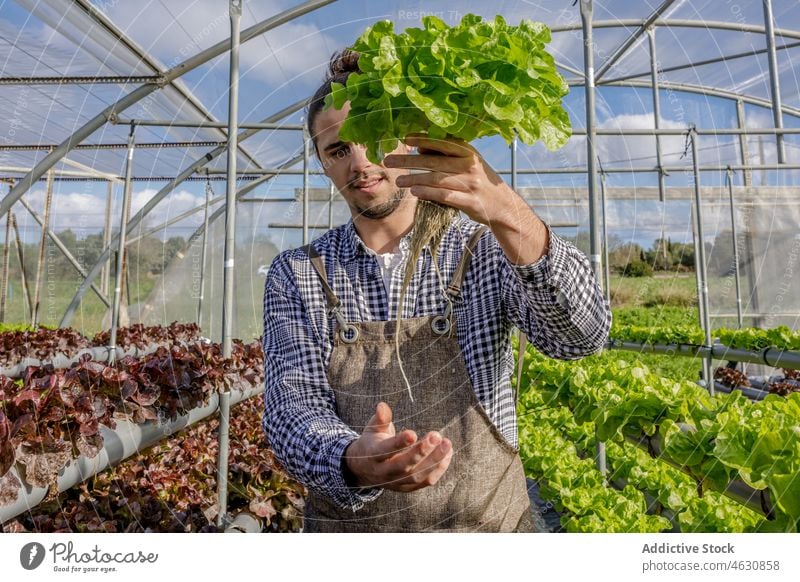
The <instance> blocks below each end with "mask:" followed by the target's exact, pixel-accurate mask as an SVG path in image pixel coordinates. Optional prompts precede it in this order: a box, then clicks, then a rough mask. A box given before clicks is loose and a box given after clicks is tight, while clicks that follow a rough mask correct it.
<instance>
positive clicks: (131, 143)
mask: <svg viewBox="0 0 800 582" xmlns="http://www.w3.org/2000/svg"><path fill="white" fill-rule="evenodd" d="M135 132H136V126H135V125H133V124H131V130H130V133H129V134H128V157H127V159H126V160H125V186H124V188H123V191H122V208H121V209H120V215H121V216H120V220H119V240H118V246H117V262H116V272H115V273H114V302H113V304H112V306H111V332H110V334H109V341H108V348H109V351H110V353H111V354H112V358H113V354H114V353H115V349H116V347H117V328H118V327H119V312H120V304H121V302H122V280H123V279H124V277H125V238H126V237H127V234H128V208H129V207H130V205H129V203H128V201H129V200H130V198H131V189H132V187H133V184H132V182H131V176H133V151H134V149H135V148H136V143H135V137H134V133H135ZM110 363H111V364H112V365H113V363H114V361H113V359H112V360H110Z"/></svg>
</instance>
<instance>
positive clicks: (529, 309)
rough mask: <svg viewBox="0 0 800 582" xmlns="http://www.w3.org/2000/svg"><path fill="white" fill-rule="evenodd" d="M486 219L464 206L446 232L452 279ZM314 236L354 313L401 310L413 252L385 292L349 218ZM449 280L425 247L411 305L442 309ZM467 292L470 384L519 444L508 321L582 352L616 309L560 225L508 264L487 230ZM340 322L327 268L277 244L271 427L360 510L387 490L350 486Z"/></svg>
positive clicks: (556, 349) (309, 469) (309, 476)
mask: <svg viewBox="0 0 800 582" xmlns="http://www.w3.org/2000/svg"><path fill="white" fill-rule="evenodd" d="M479 226H480V225H479V224H478V223H476V222H474V221H472V220H469V219H465V218H461V219H457V220H455V221H454V222H453V224H452V225H451V226H450V227H449V229H448V231H447V232H446V233H445V236H444V238H443V239H442V242H441V245H440V248H439V256H438V257H437V263H438V265H439V270H440V272H441V276H442V279H443V281H444V286H446V285H447V283H449V281H450V279H451V278H452V276H453V272H454V271H455V268H456V265H457V263H458V261H459V259H460V258H461V254H462V252H463V250H464V248H465V246H466V242H467V240H468V239H469V236H470V234H471V233H472V232H473V231H474V230H475V229H477V228H478V227H479ZM548 230H549V227H548ZM409 241H410V233H409V234H408V235H406V236H405V237H404V238H403V239H402V240H401V241H400V248H401V250H402V251H403V253H404V254H406V251H407V250H408V245H409ZM314 247H315V248H316V249H317V251H318V252H319V254H320V256H321V257H322V258H323V260H324V262H325V268H326V271H327V273H328V279H329V284H330V285H331V287H332V288H333V291H334V293H336V295H337V296H338V297H339V299H340V300H341V302H342V312H343V314H344V316H345V318H346V319H347V320H348V321H351V322H361V321H379V320H387V319H390V318H394V317H396V311H397V304H398V302H399V295H400V286H401V281H402V276H403V271H404V270H405V267H404V264H405V261H404V262H403V264H402V266H401V268H397V269H395V270H394V272H393V273H392V284H391V286H390V291H391V292H390V296H389V297H387V291H386V287H385V285H384V281H383V277H382V275H381V269H380V266H379V265H378V262H377V257H376V256H375V254H374V253H372V252H368V249H367V247H366V245H365V244H364V242H363V241H362V240H361V238H360V237H359V236H358V233H357V232H356V230H355V228H354V226H353V222H352V220H350V221H349V222H348V223H347V224H345V225H342V226H340V227H338V228H335V229H333V230H330V231H328V232H327V233H326V234H324V235H323V236H321V237H319V238H317V239H316V240H315V241H314ZM441 289H442V287H441V286H440V284H439V281H438V278H437V275H436V269H434V268H432V266H431V256H430V253H429V252H427V251H426V252H424V253H423V254H422V256H421V257H420V258H419V259H418V261H417V268H416V271H415V274H414V277H413V279H412V280H411V284H410V286H409V289H408V292H407V297H406V300H405V302H404V303H405V305H404V309H403V317H404V318H409V317H423V316H430V315H438V314H441V313H442V311H443V310H444V306H445V300H444V297H443V292H442V290H441ZM461 296H462V300H461V301H459V302H456V303H455V304H454V306H453V313H454V317H455V318H456V324H457V332H458V333H457V336H458V344H459V346H460V347H461V351H462V353H463V355H464V359H465V362H466V367H467V371H468V372H469V377H470V379H471V381H472V386H473V388H474V390H475V394H476V395H477V397H478V400H479V401H480V402H481V404H482V405H483V407H484V408H485V409H486V412H487V414H488V416H489V418H490V419H491V420H492V422H493V423H494V424H495V425H496V426H497V428H498V430H499V431H500V433H501V434H502V435H504V437H505V438H506V440H507V441H508V442H509V443H511V444H512V445H514V446H516V444H517V423H516V414H515V404H514V394H513V391H512V387H511V382H510V378H511V374H512V373H513V371H514V356H513V353H512V350H511V345H510V337H511V331H512V328H513V327H515V326H516V327H518V328H519V329H521V330H522V331H524V332H525V333H526V335H527V336H528V338H529V340H530V342H531V343H532V344H533V345H534V346H535V347H536V348H537V349H538V350H540V351H541V352H543V353H545V354H547V355H549V356H551V357H554V358H559V359H577V358H581V357H583V356H587V355H589V354H592V353H595V352H597V351H598V350H600V349H601V348H602V346H603V345H604V343H605V342H606V339H607V337H608V331H609V329H610V327H611V310H610V309H609V306H608V303H607V302H606V300H605V297H604V296H603V293H602V291H601V290H600V288H599V286H598V285H597V283H596V281H595V278H594V274H593V272H592V269H591V267H590V265H589V262H588V260H587V258H586V256H585V255H584V254H583V253H581V252H580V251H579V250H578V249H577V248H575V246H573V245H572V244H571V243H569V242H567V241H564V240H563V239H561V238H559V237H558V236H556V235H555V234H554V233H552V232H550V248H549V251H548V254H546V255H544V256H543V257H542V258H540V259H539V260H538V261H536V262H535V263H532V264H530V265H523V266H517V265H513V264H511V263H510V262H509V261H508V259H507V258H506V256H505V254H504V252H503V249H502V247H501V246H500V245H499V243H498V242H497V239H496V238H495V236H494V235H493V234H492V233H491V231H487V232H485V233H484V234H483V235H482V236H481V238H480V240H479V241H478V244H477V246H476V248H475V256H474V257H473V259H472V262H471V264H470V268H469V270H468V272H467V274H466V277H465V279H464V283H463V286H462V295H461ZM335 330H336V320H335V318H334V317H333V316H332V315H329V314H328V312H327V308H326V302H325V294H324V293H323V290H322V285H321V284H320V281H319V276H318V275H317V273H316V271H315V270H314V269H313V267H312V266H311V262H310V261H309V259H308V257H307V255H306V253H305V252H304V251H303V250H301V249H293V250H288V251H284V252H282V253H281V254H279V255H278V256H277V257H276V258H275V260H274V261H273V263H272V265H271V266H270V269H269V274H268V275H267V280H266V283H265V292H264V338H263V342H264V367H265V368H264V369H265V393H264V403H265V413H264V418H263V425H264V431H265V433H266V436H267V439H268V440H269V443H270V446H271V447H272V449H273V451H274V452H275V454H276V456H277V457H278V459H279V460H280V461H281V462H282V463H283V464H284V466H285V467H286V469H287V470H288V471H289V473H291V474H292V475H294V476H295V477H296V478H297V479H298V480H299V481H301V482H302V483H304V484H305V485H306V486H307V487H309V488H310V489H312V490H313V491H314V492H316V493H318V494H321V495H325V496H327V497H329V498H331V499H333V500H334V501H335V502H336V503H337V504H339V505H340V506H341V507H343V508H349V509H351V510H353V511H356V510H357V509H359V508H360V507H362V506H363V504H364V503H365V502H367V501H370V500H372V499H375V498H376V497H377V496H378V495H379V494H380V492H381V490H380V489H372V490H367V491H363V490H354V489H352V488H348V487H347V485H346V484H345V481H344V478H343V476H342V472H341V459H342V454H343V452H344V450H345V448H346V447H347V445H348V444H350V442H352V441H353V440H354V439H355V438H357V437H358V434H357V433H356V432H355V431H353V430H352V429H351V428H350V427H349V426H347V425H346V424H344V423H343V422H342V421H341V419H340V418H339V417H338V416H337V414H336V402H335V396H334V393H333V391H332V390H331V387H330V386H329V384H328V379H327V375H326V370H327V369H328V366H329V364H330V358H331V352H332V348H333V334H334V332H335Z"/></svg>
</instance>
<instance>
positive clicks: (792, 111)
mask: <svg viewBox="0 0 800 582" xmlns="http://www.w3.org/2000/svg"><path fill="white" fill-rule="evenodd" d="M580 86H582V83H581V85H580ZM602 86H603V87H643V88H647V89H651V88H652V87H653V85H652V84H651V83H650V81H637V80H635V79H629V80H627V81H614V82H611V83H603V85H602ZM659 86H660V87H661V88H662V89H674V90H676V91H684V92H686V93H696V94H699V95H711V96H713V97H719V98H720V99H729V100H731V101H743V102H744V103H749V104H750V105H758V106H760V107H764V108H766V109H771V108H772V102H771V101H769V100H768V99H764V98H762V97H754V96H752V95H742V94H740V93H734V92H733V91H726V90H725V89H712V88H710V87H704V86H703V85H693V84H691V83H675V82H671V81H659ZM781 111H782V112H783V113H784V114H786V115H791V116H792V117H797V118H800V108H797V107H791V106H789V105H781Z"/></svg>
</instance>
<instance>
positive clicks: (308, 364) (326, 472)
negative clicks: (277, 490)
mask: <svg viewBox="0 0 800 582" xmlns="http://www.w3.org/2000/svg"><path fill="white" fill-rule="evenodd" d="M263 347H264V372H265V377H264V385H265V390H264V407H265V414H264V417H263V426H264V431H265V433H266V436H267V440H268V441H269V443H270V446H271V447H272V450H273V451H274V452H275V455H276V456H277V457H278V459H279V460H280V461H281V462H282V463H283V464H284V466H285V468H286V470H287V471H288V472H289V473H290V474H291V475H292V476H294V477H295V478H296V479H298V480H299V481H300V482H302V483H303V484H304V485H305V486H306V487H308V488H309V489H311V490H314V491H315V492H316V493H318V494H320V495H325V496H327V497H329V498H331V499H332V500H333V501H335V502H336V503H337V504H338V505H340V506H341V507H342V508H344V509H351V510H352V511H356V510H358V509H359V508H361V507H362V506H363V505H364V503H365V502H367V501H371V500H373V499H375V498H377V497H378V495H380V493H381V491H382V490H381V489H371V490H356V489H353V488H349V487H348V486H347V485H346V483H345V481H344V477H343V475H342V471H341V460H342V455H343V454H344V451H345V449H346V448H347V445H349V444H350V443H351V442H352V441H353V440H355V439H356V438H358V434H357V433H356V432H355V431H354V430H352V429H351V428H350V427H349V426H347V425H346V424H345V423H344V422H342V421H341V419H340V418H339V417H338V415H337V414H336V409H335V401H334V395H333V391H332V390H331V388H330V386H329V384H328V380H327V375H326V373H325V367H324V362H323V354H322V350H321V349H320V346H319V345H318V344H317V341H316V337H315V335H314V332H313V329H312V324H311V320H310V318H309V315H308V313H307V312H306V309H305V306H304V304H303V300H302V298H301V296H300V294H299V292H298V290H297V287H296V285H295V283H294V279H293V277H292V274H291V267H290V265H289V262H288V260H287V253H282V254H281V255H279V256H278V257H276V259H275V260H274V261H273V263H272V266H271V267H270V270H269V274H268V276H267V280H266V283H265V287H264V337H263Z"/></svg>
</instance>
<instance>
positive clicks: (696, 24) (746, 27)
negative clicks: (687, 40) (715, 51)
mask: <svg viewBox="0 0 800 582" xmlns="http://www.w3.org/2000/svg"><path fill="white" fill-rule="evenodd" d="M645 20H646V19H644V18H643V19H640V20H637V19H629V20H598V21H596V22H592V28H629V27H632V26H641V25H642V23H643V22H644V21H645ZM651 26H654V27H656V28H705V29H708V28H713V29H715V30H731V31H733V32H755V33H758V34H763V35H766V29H765V28H764V27H763V26H759V25H757V24H738V23H735V22H725V21H718V20H686V19H675V18H674V19H667V20H655V21H654V22H653V23H652V25H651ZM580 29H581V23H580V22H573V23H570V24H563V25H560V26H552V27H550V32H552V33H556V32H570V31H573V30H580ZM775 36H784V37H786V38H794V39H800V30H792V29H789V28H776V29H775Z"/></svg>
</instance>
